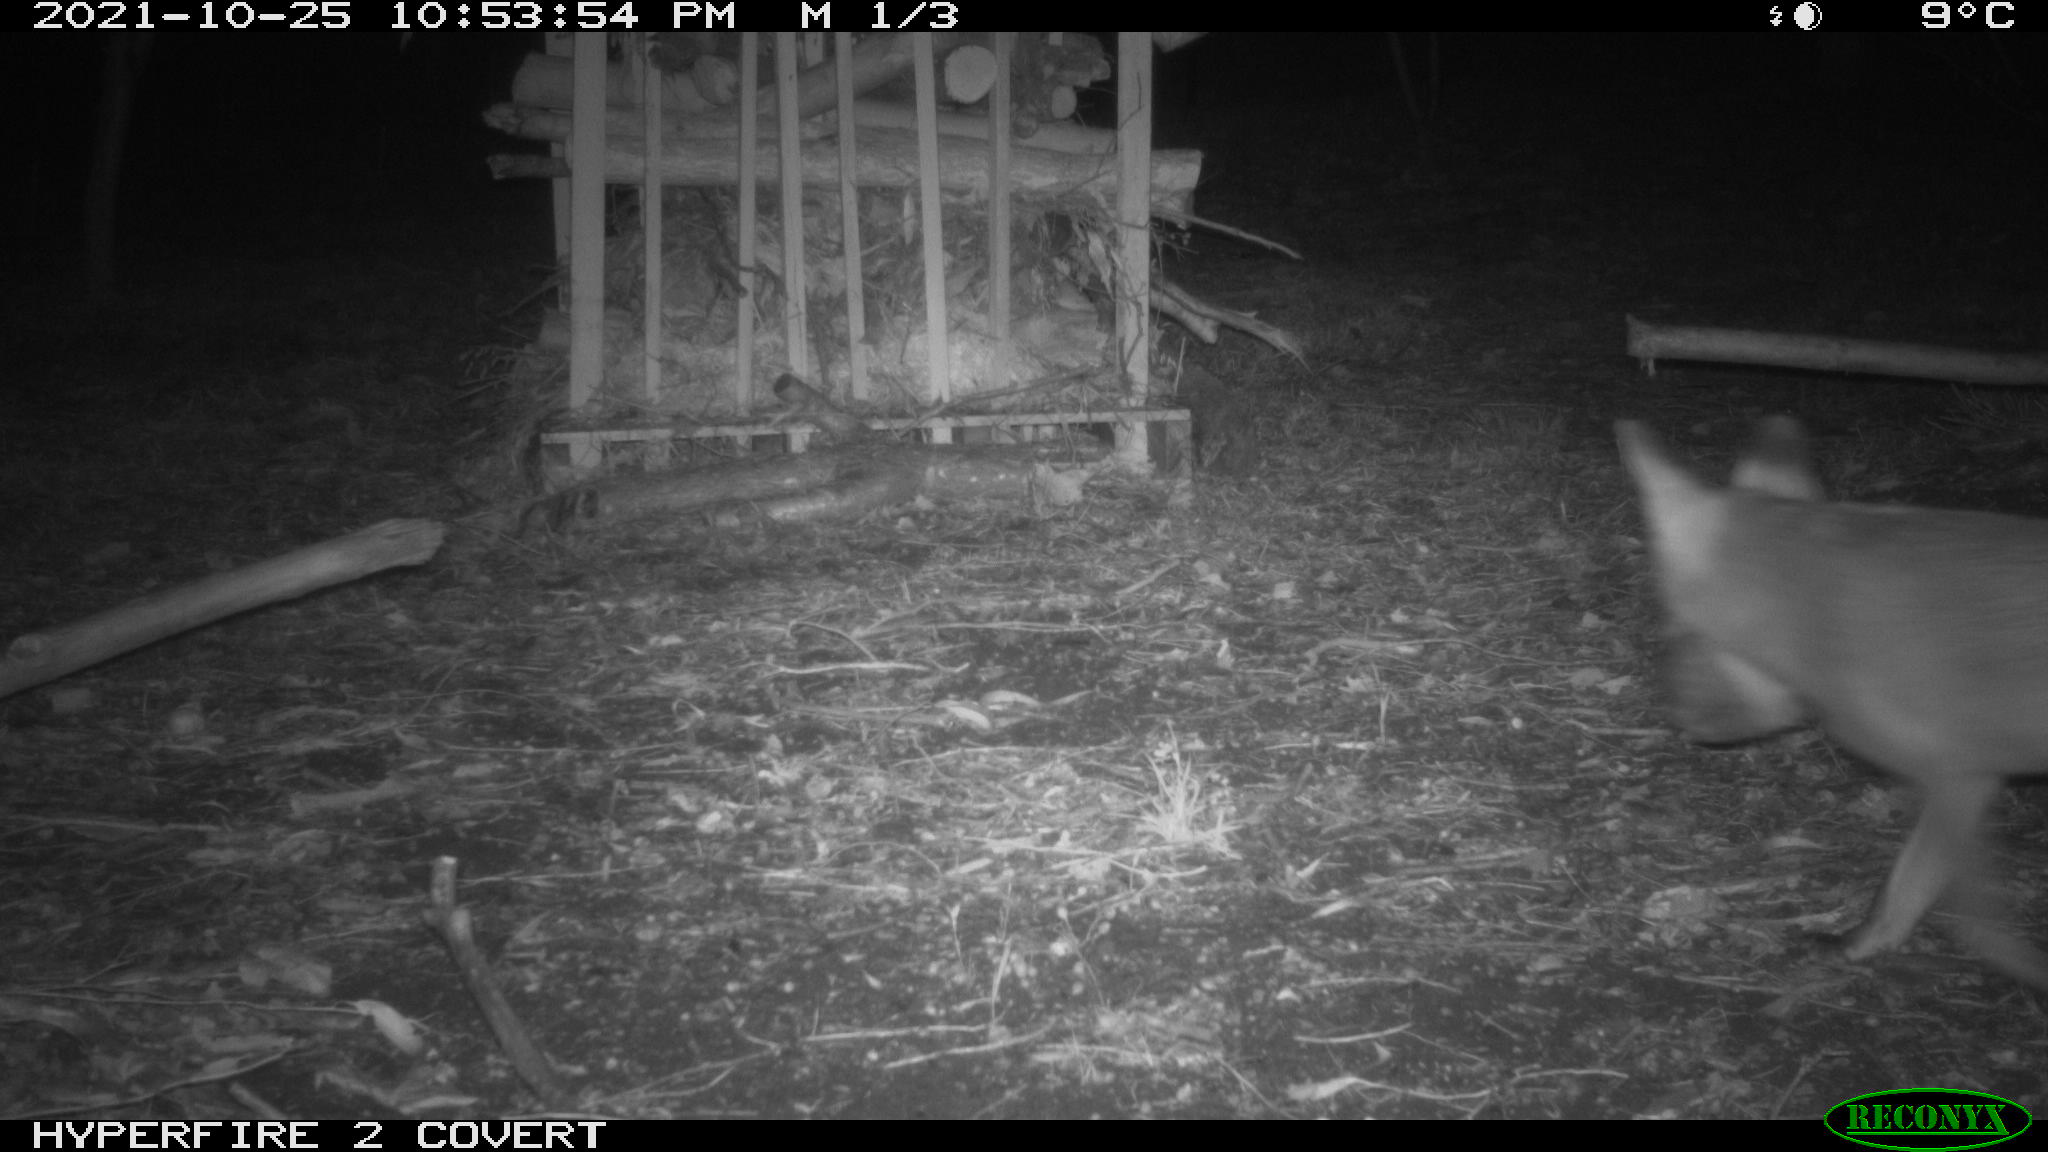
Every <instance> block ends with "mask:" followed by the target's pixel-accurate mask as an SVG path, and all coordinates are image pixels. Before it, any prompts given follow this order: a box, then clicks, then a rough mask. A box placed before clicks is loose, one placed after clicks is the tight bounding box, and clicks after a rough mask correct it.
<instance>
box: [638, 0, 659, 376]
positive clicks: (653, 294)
mask: <svg viewBox="0 0 2048 1152" xmlns="http://www.w3.org/2000/svg"><path fill="white" fill-rule="evenodd" d="M639 39H640V45H639V47H640V49H641V51H640V53H639V59H640V63H641V74H640V108H641V122H642V125H643V126H644V127H645V129H646V132H647V171H646V172H645V173H644V174H643V175H642V176H641V179H640V240H641V249H640V259H641V263H642V264H643V265H644V266H645V269H646V276H645V283H644V284H643V286H642V288H641V291H640V300H641V304H642V305H643V307H642V311H644V312H645V313H646V315H645V316H644V317H643V324H642V327H641V332H640V343H641V350H642V352H644V353H645V356H644V358H643V360H642V368H641V375H640V398H641V399H642V400H643V401H646V402H649V403H652V402H653V401H654V398H655V397H657V396H659V395H661V353H662V348H663V346H664V344H663V337H662V333H661V315H662V307H661V295H662V283H661V279H662V277H661V274H662V267H661V68H660V67H659V66H658V65H656V64H655V62H654V53H653V48H654V38H653V37H652V36H648V35H646V34H645V33H643V34H641V36H640V38H639Z"/></svg>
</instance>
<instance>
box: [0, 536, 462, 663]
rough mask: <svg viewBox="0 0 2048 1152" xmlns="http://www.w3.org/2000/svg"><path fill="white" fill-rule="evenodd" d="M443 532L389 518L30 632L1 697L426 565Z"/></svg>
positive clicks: (10, 657) (11, 654) (16, 651)
mask: <svg viewBox="0 0 2048 1152" xmlns="http://www.w3.org/2000/svg"><path fill="white" fill-rule="evenodd" d="M444 531H445V529H443V528H442V526H441V525H439V524H437V523H435V522H434V521H432V520H386V521H384V522H383V523H381V524H373V525H371V526H370V527H368V528H365V529H363V530H362V531H360V532H353V533H350V534H349V535H347V536H337V537H335V538H334V539H332V540H325V541H322V542H321V543H318V544H312V545H309V546H307V547H304V548H301V549H299V550H298V551H296V552H287V553H285V554H284V555H282V556H278V557H275V558H273V559H270V560H261V561H258V562H257V563H254V564H250V565H248V566H246V567H242V568H237V569H235V570H234V571H232V572H222V573H220V574H218V575H215V576H207V577H204V578H203V579H199V580H194V581H192V582H191V583H189V584H180V585H178V586H177V587H176V588H167V589H165V590H163V591H161V592H152V593H150V594H149V595H147V596H144V597H142V598H141V599H140V600H132V601H130V602H128V603H126V604H123V605H121V606H120V607H119V608H114V609H110V610H108V611H105V612H101V613H100V614H98V615H96V616H88V617H86V618H85V619H83V620H79V621H75V622H73V623H70V624H65V625H62V626H60V627H57V628H52V629H50V630H49V631H47V632H31V633H28V634H27V635H25V636H21V637H18V638H16V640H15V641H14V643H12V644H10V645H8V647H7V655H6V656H5V657H4V658H0V698H5V697H7V696H11V695H13V694H14V693H16V692H19V691H21V690H22V689H23V688H29V687H32V686H34V685H37V684H41V683H43V682H44V681H46V680H55V679H56V678H57V677H59V676H63V675H65V674H67V673H70V672H76V671H78V670H79V669H80V668H85V667H88V666H90V665H93V664H97V663H99V662H100V661H102V660H105V659H107V658H108V657H110V656H119V655H120V654H121V653H123V652H128V651H132V650H134V649H136V648H140V647H142V646H143V645H145V644H150V643H154V642H156V641H158V640H161V639H163V638H164V637H166V636H175V635H177V634H178V633H180V632H185V631H189V630H191V629H193V628H197V627H199V626H200V625H202V624H211V623H213V622H214V621H215V620H219V619H221V618H222V617H225V616H232V615H234V614H235V613H237V612H246V611H248V610H249V609H251V608H260V607H262V606H263V605H265V604H273V603H276V602H277V601H279V600H290V599H292V598H294V597H297V596H304V595H305V594H306V593H308V592H312V591H315V590H317V589H321V588H326V587H329V586H332V585H335V584H345V583H347V582H348V581H350V580H355V579H358V578H360V577H363V576H368V575H369V574H370V573H372V572H381V571H383V570H384V569H386V568H396V567H399V566H401V565H405V564H424V563H426V562H427V560H429V559H430V558H432V557H433V555H434V553H435V552H436V551H438V550H439V549H440V547H441V537H442V534H443V532H444Z"/></svg>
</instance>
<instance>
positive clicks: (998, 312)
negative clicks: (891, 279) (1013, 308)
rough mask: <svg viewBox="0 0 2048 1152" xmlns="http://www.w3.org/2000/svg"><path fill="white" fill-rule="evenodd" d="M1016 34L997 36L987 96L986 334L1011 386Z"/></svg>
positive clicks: (1000, 383) (1003, 384) (1001, 377)
mask: <svg viewBox="0 0 2048 1152" xmlns="http://www.w3.org/2000/svg"><path fill="white" fill-rule="evenodd" d="M1016 43H1017V34H1016V33H1015V32H998V33H996V34H995V38H994V44H993V45H992V46H993V47H994V48H995V53H996V86H995V90H994V91H992V92H990V93H989V95H988V330H989V332H990V333H991V334H993V335H994V337H995V356H994V357H993V364H992V368H993V372H992V375H993V376H994V379H991V380H987V381H984V386H985V387H988V388H993V389H1002V388H1007V387H1009V386H1010V218H1011V216H1010V207H1011V205H1010V57H1011V55H1012V52H1013V50H1014V48H1015V46H1016Z"/></svg>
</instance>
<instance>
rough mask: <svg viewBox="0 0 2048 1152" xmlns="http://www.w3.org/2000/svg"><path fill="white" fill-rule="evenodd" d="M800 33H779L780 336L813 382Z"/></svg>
mask: <svg viewBox="0 0 2048 1152" xmlns="http://www.w3.org/2000/svg"><path fill="white" fill-rule="evenodd" d="M796 73H797V59H796V33H794V32H777V33H776V34H775V144H776V155H777V157H778V158H779V159H780V161H781V163H780V164H778V165H777V166H776V167H777V171H779V172H781V174H782V181H781V183H782V338H783V340H784V341H785V342H786V343H787V344H788V345H789V370H790V371H791V372H794V373H796V374H797V377H798V378H799V379H803V380H815V379H816V377H815V376H813V375H812V373H811V370H810V361H811V356H810V347H811V338H810V334H809V331H810V328H809V325H808V324H806V323H805V317H804V313H805V311H806V308H805V304H806V302H807V301H808V299H809V296H810V293H809V286H808V285H807V284H806V283H805V269H804V159H803V141H802V140H799V139H797V119H796V113H797V107H796Z"/></svg>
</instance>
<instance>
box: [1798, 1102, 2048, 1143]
mask: <svg viewBox="0 0 2048 1152" xmlns="http://www.w3.org/2000/svg"><path fill="white" fill-rule="evenodd" d="M1825 1123H1826V1124H1827V1126H1828V1129H1829V1131H1832V1132H1833V1133H1834V1134H1835V1135H1837V1136H1840V1137H1841V1138H1842V1139H1844V1140H1847V1141H1849V1142H1850V1143H1853V1144H1862V1145H1864V1146H1866V1147H1870V1148H1898V1149H1904V1150H1907V1152H1929V1150H1931V1149H1952V1148H1989V1147H1990V1146H1991V1145H1993V1144H2003V1143H2004V1142H2006V1141H2007V1140H2010V1139H2012V1138H2013V1137H2015V1136H2017V1135H2019V1134H2020V1133H2022V1132H2025V1131H2026V1130H2027V1129H2028V1128H2030V1127H2032V1126H2033V1123H2034V1118H2033V1116H2031V1115H2029V1114H2028V1112H2027V1110H2026V1109H2025V1108H2022V1107H2020V1106H2019V1105H2017V1104H2015V1103H2013V1102H2012V1101H2010V1100H2007V1099H2006V1098H2005V1097H2003V1096H1993V1095H1992V1094H1991V1093H1989V1092H1968V1091H1965V1090H1963V1089H1961V1088H1894V1089H1892V1090H1891V1091H1889V1092H1868V1093H1865V1094H1864V1095H1861V1096H1856V1097H1852V1098H1850V1099H1848V1100H1844V1101H1842V1102H1841V1103H1840V1104H1837V1105H1835V1106H1834V1107H1833V1108H1830V1109H1828V1114H1827V1117H1826V1120H1825Z"/></svg>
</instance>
